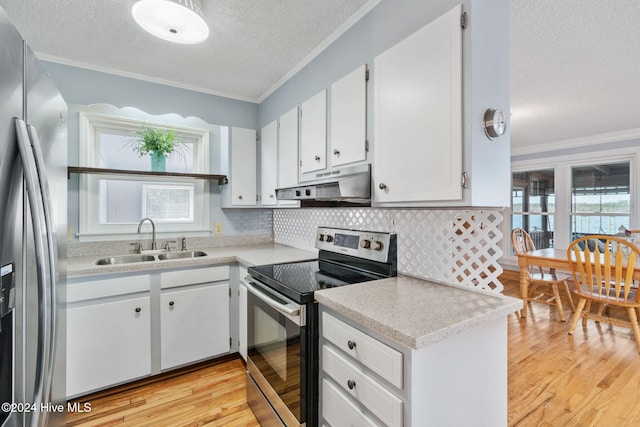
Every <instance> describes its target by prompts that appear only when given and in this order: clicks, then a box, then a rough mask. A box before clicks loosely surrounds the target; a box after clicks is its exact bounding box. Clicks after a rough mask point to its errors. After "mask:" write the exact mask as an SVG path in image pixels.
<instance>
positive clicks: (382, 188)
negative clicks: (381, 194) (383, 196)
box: [378, 182, 387, 190]
mask: <svg viewBox="0 0 640 427" xmlns="http://www.w3.org/2000/svg"><path fill="white" fill-rule="evenodd" d="M378 188H379V189H381V190H386V189H387V184H385V183H384V182H381V183H380V185H378Z"/></svg>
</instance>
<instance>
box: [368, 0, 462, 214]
mask: <svg viewBox="0 0 640 427" xmlns="http://www.w3.org/2000/svg"><path fill="white" fill-rule="evenodd" d="M460 14H461V7H460V6H457V7H455V8H454V9H452V10H451V11H449V12H447V13H446V14H445V15H443V16H441V17H439V18H437V19H436V20H435V21H433V22H431V23H429V24H428V25H427V26H425V27H423V28H422V29H420V30H418V31H417V32H415V33H414V34H412V35H410V36H409V37H407V38H406V39H404V40H402V41H401V42H399V43H398V44H396V45H395V46H393V47H391V48H390V49H388V50H387V51H385V52H383V53H381V54H380V55H378V56H377V57H376V58H375V60H374V69H373V73H374V88H375V89H374V90H375V95H374V138H375V139H374V147H373V149H374V159H375V162H374V167H373V193H374V202H375V203H378V204H380V203H386V202H391V203H393V202H428V201H439V202H445V203H446V202H447V201H453V200H461V199H462V185H461V178H462V164H463V159H462V143H463V141H462V29H461V27H460Z"/></svg>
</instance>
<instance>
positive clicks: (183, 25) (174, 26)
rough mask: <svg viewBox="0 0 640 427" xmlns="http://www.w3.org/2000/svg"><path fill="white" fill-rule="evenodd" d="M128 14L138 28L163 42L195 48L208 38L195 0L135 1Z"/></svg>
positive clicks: (207, 30)
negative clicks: (189, 45)
mask: <svg viewBox="0 0 640 427" xmlns="http://www.w3.org/2000/svg"><path fill="white" fill-rule="evenodd" d="M131 13H132V14H133V19H135V20H136V22H137V23H138V25H140V26H141V27H142V28H144V29H145V30H147V31H148V32H150V33H151V34H153V35H154V36H156V37H160V38H161V39H163V40H168V41H170V42H174V43H181V44H195V43H200V42H203V41H205V40H206V39H207V37H209V27H208V26H207V23H206V22H204V19H202V12H201V10H200V6H199V4H197V3H196V0H139V1H137V2H136V3H135V4H134V5H133V8H132V9H131Z"/></svg>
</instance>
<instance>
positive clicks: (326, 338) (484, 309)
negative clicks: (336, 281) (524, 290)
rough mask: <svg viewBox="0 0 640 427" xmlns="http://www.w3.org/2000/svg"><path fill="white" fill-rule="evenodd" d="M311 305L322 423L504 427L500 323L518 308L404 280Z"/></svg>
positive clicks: (333, 292)
mask: <svg viewBox="0 0 640 427" xmlns="http://www.w3.org/2000/svg"><path fill="white" fill-rule="evenodd" d="M316 300H317V301H318V303H319V304H320V319H321V320H320V324H321V329H320V334H321V338H320V347H321V351H320V353H321V356H320V366H321V368H320V370H321V379H320V381H321V384H322V386H321V389H322V396H321V402H322V403H321V409H320V411H321V413H322V414H323V416H324V418H325V420H327V421H329V422H330V423H331V422H332V420H337V419H339V418H336V417H340V419H349V420H351V421H352V422H355V423H357V425H368V424H367V423H368V422H372V421H371V419H372V418H373V419H376V418H378V419H381V420H382V421H383V422H384V423H385V424H387V425H398V426H400V425H415V426H418V425H420V426H422V425H434V426H435V425H460V426H462V425H487V426H506V425H507V319H506V317H507V315H508V314H510V313H512V312H514V311H515V310H517V309H518V307H519V305H520V301H519V300H517V299H514V298H510V297H504V296H502V295H500V294H496V295H487V294H484V293H479V292H476V291H469V290H465V289H461V288H456V287H454V286H447V285H443V284H439V283H435V282H432V281H427V280H421V279H416V278H413V277H409V276H402V275H400V276H398V277H395V278H390V279H384V280H378V281H376V282H369V283H366V284H356V285H352V286H346V287H342V288H337V289H328V290H322V291H319V292H317V293H316ZM374 423H375V422H374Z"/></svg>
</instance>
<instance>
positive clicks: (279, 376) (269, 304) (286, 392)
mask: <svg viewBox="0 0 640 427" xmlns="http://www.w3.org/2000/svg"><path fill="white" fill-rule="evenodd" d="M245 283H246V285H247V290H248V293H247V353H248V358H247V370H248V372H249V375H250V377H251V380H253V381H254V382H255V385H257V387H258V388H259V389H260V391H261V392H262V393H261V394H262V395H264V397H265V398H266V400H267V401H268V402H269V405H270V406H271V408H273V410H275V412H276V413H277V414H278V417H279V418H280V419H281V420H282V422H283V423H284V424H285V425H287V426H300V425H303V424H304V423H305V422H306V417H307V414H306V412H307V411H306V408H305V402H306V396H305V392H304V389H305V385H306V382H307V379H306V369H305V368H306V363H305V362H304V360H305V358H306V354H305V346H306V340H307V338H306V336H305V334H306V332H307V328H306V322H305V313H306V310H305V306H304V305H299V304H297V303H295V302H293V301H291V300H289V299H288V298H286V297H284V296H282V295H280V294H278V293H277V292H275V291H273V290H272V289H271V288H269V287H267V286H266V285H264V284H262V283H260V282H258V281H256V280H251V279H250V280H245ZM260 397H261V396H248V400H249V403H250V405H251V407H252V409H253V410H254V413H255V414H256V416H258V414H264V413H266V412H269V411H268V409H269V408H264V407H258V403H259V402H258V401H259V399H258V398H260ZM262 400H263V401H264V398H262ZM260 421H261V422H262V423H263V424H265V421H264V420H260ZM269 424H270V423H266V424H265V425H269Z"/></svg>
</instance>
